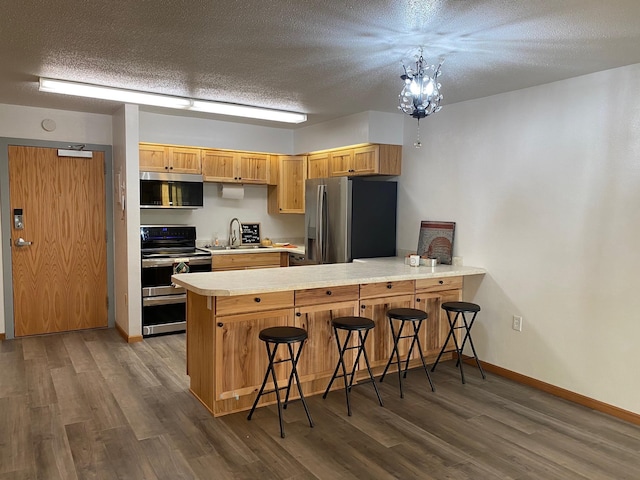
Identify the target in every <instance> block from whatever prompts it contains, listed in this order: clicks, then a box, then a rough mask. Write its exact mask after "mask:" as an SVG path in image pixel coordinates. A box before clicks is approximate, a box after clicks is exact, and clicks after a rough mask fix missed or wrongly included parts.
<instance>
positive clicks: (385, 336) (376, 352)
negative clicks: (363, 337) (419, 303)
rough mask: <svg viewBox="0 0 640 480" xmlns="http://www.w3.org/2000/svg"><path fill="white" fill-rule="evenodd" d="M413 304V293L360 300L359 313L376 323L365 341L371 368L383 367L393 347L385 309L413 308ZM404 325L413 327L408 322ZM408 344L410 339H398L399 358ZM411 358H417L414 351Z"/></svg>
mask: <svg viewBox="0 0 640 480" xmlns="http://www.w3.org/2000/svg"><path fill="white" fill-rule="evenodd" d="M413 305H414V301H413V294H411V295H397V296H389V297H378V298H370V299H365V300H362V299H361V300H360V315H361V316H363V317H367V318H370V319H371V320H373V321H374V322H375V324H376V326H375V328H374V329H373V330H371V331H370V332H369V337H368V338H367V343H366V347H367V353H368V355H369V362H370V363H371V367H372V368H373V367H383V368H384V366H385V365H386V364H387V361H388V360H389V355H391V350H392V349H393V337H392V336H391V329H390V328H389V319H388V318H387V310H389V309H391V308H413ZM398 323H399V322H398ZM394 326H395V325H394ZM406 327H407V328H413V327H411V325H409V324H407V325H406ZM410 331H413V330H410ZM405 332H406V331H405ZM403 335H404V333H403ZM410 346H411V339H403V340H400V343H399V344H398V348H399V351H400V358H401V359H402V358H404V355H406V353H407V351H408V350H409V347H410ZM411 358H417V357H416V356H415V352H414V354H413V355H412V357H411Z"/></svg>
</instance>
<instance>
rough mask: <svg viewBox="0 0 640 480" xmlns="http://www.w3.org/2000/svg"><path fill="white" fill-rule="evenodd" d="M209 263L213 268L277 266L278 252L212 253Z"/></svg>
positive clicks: (278, 263)
mask: <svg viewBox="0 0 640 480" xmlns="http://www.w3.org/2000/svg"><path fill="white" fill-rule="evenodd" d="M211 265H212V267H213V269H214V270H221V269H240V268H260V267H270V266H272V267H279V266H280V252H268V253H230V254H227V255H214V256H213V257H212V259H211Z"/></svg>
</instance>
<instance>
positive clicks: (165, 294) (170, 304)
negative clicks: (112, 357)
mask: <svg viewBox="0 0 640 480" xmlns="http://www.w3.org/2000/svg"><path fill="white" fill-rule="evenodd" d="M140 248H141V257H142V269H141V270H142V334H143V336H149V335H155V334H159V333H170V332H183V331H185V329H186V302H187V294H186V291H185V289H184V288H182V287H175V286H174V285H173V284H172V282H171V275H173V274H174V273H192V272H210V271H211V252H208V251H206V250H202V249H199V248H196V227H194V226H188V225H164V226H162V225H143V226H141V227H140Z"/></svg>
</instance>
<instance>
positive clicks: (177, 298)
mask: <svg viewBox="0 0 640 480" xmlns="http://www.w3.org/2000/svg"><path fill="white" fill-rule="evenodd" d="M186 302H187V294H186V293H183V294H181V295H163V296H161V297H147V298H143V299H142V306H143V307H154V306H156V305H171V304H175V303H186Z"/></svg>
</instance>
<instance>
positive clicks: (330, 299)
mask: <svg viewBox="0 0 640 480" xmlns="http://www.w3.org/2000/svg"><path fill="white" fill-rule="evenodd" d="M359 290H360V287H359V285H343V286H341V287H326V288H309V289H307V290H296V306H297V307H299V306H301V305H320V304H322V303H336V302H344V301H347V300H358V292H359Z"/></svg>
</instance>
